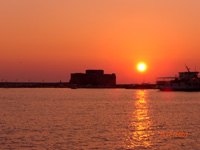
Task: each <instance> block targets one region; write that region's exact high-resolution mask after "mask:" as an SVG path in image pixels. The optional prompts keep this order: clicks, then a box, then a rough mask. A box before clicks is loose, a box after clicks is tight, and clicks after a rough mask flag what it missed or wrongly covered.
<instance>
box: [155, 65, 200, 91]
mask: <svg viewBox="0 0 200 150" xmlns="http://www.w3.org/2000/svg"><path fill="white" fill-rule="evenodd" d="M186 68H187V72H179V76H178V77H159V78H157V86H158V89H160V90H161V91H200V78H199V77H198V74H199V72H196V71H194V72H191V71H190V69H189V68H188V67H187V66H186Z"/></svg>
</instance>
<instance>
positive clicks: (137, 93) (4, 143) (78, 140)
mask: <svg viewBox="0 0 200 150" xmlns="http://www.w3.org/2000/svg"><path fill="white" fill-rule="evenodd" d="M0 149H1V150H4V149H9V150H12V149H13V150H14V149H17V150H21V149H35V150H42V149H53V150H62V149H63V150H80V149H86V150H88V149H100V150H103V149H105V150H109V149H114V150H126V149H176V150H179V149H180V150H182V149H186V150H188V149H194V150H195V149H196V150H197V149H200V92H160V91H158V90H132V89H129V90H126V89H74V90H73V89H52V88H51V89H0Z"/></svg>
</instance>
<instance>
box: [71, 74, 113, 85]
mask: <svg viewBox="0 0 200 150" xmlns="http://www.w3.org/2000/svg"><path fill="white" fill-rule="evenodd" d="M70 84H77V85H80V86H87V87H89V86H91V87H113V86H116V75H115V74H114V73H113V74H104V70H86V73H72V74H71V79H70Z"/></svg>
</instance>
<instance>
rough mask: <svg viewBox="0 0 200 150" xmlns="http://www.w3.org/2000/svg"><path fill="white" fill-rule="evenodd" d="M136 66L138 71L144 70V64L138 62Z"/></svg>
mask: <svg viewBox="0 0 200 150" xmlns="http://www.w3.org/2000/svg"><path fill="white" fill-rule="evenodd" d="M137 68H138V70H139V71H145V69H146V65H145V64H144V63H139V64H138V66H137Z"/></svg>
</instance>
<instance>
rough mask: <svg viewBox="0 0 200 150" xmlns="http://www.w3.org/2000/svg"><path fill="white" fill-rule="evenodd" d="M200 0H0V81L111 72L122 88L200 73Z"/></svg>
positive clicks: (56, 77)
mask: <svg viewBox="0 0 200 150" xmlns="http://www.w3.org/2000/svg"><path fill="white" fill-rule="evenodd" d="M199 39H200V1H199V0H167V1H164V0H154V1H149V0H59V1H57V0H34V1H27V0H9V1H6V0H5V1H0V52H1V54H0V68H1V71H0V80H7V81H15V80H18V81H28V80H31V81H42V80H45V81H59V80H62V81H69V77H70V73H71V72H84V71H85V70H86V69H104V70H105V73H116V75H117V83H141V82H142V79H143V77H142V76H143V75H142V73H140V72H138V71H137V69H136V65H137V63H138V62H140V61H143V62H145V63H146V64H147V70H146V72H145V81H146V82H151V83H153V82H155V79H156V77H159V76H174V75H175V74H176V73H177V72H178V71H185V70H186V69H185V66H184V65H185V64H187V65H188V66H189V67H190V68H191V69H192V70H194V68H195V66H196V68H197V70H198V71H199V70H200V61H199V56H200V42H199Z"/></svg>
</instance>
